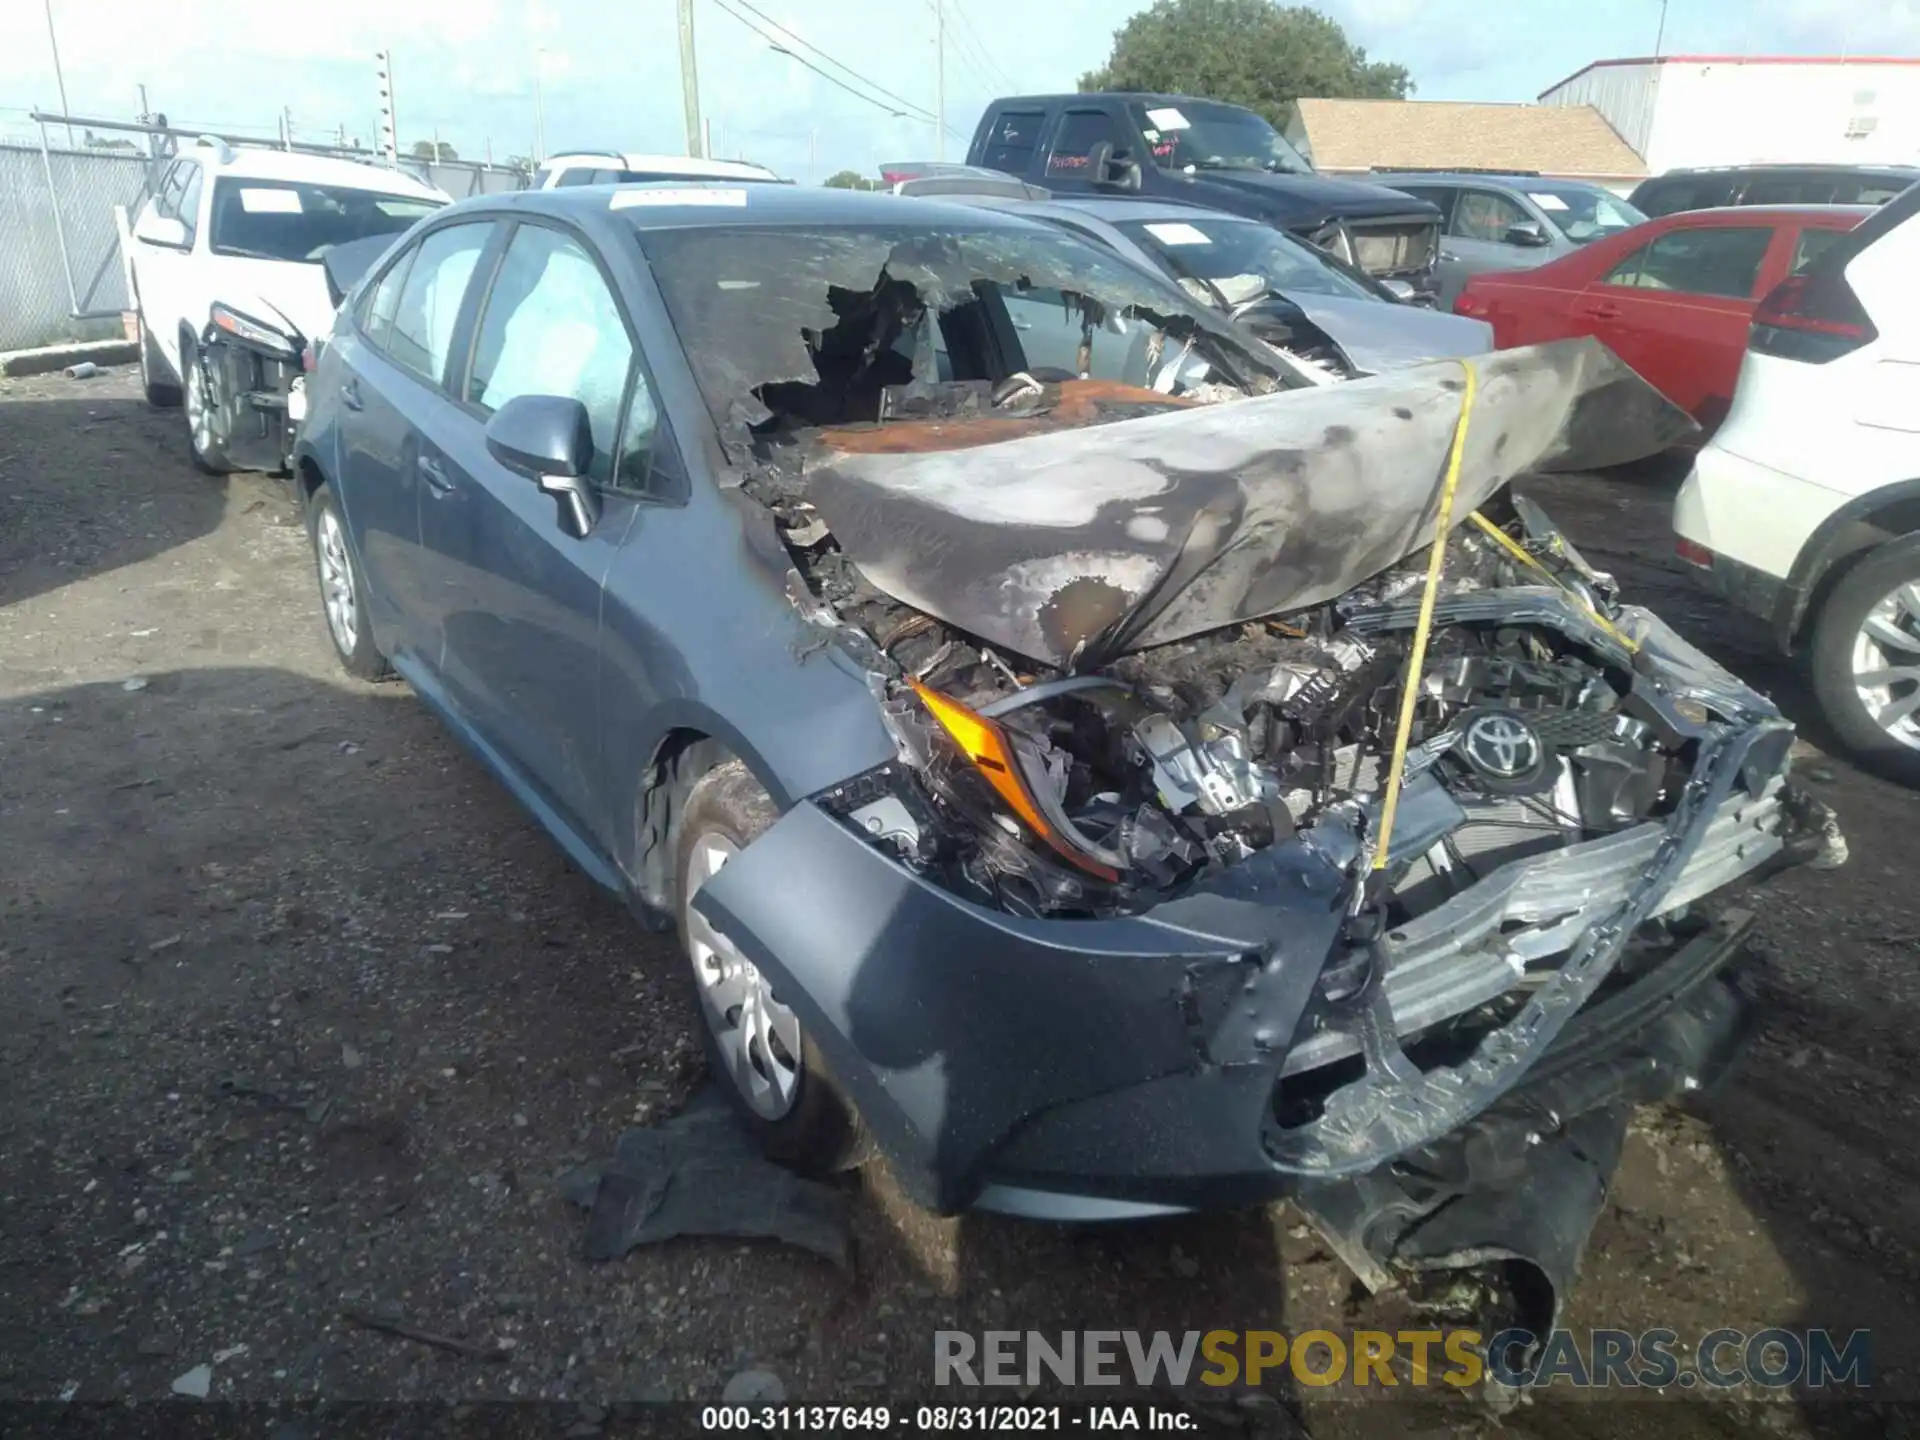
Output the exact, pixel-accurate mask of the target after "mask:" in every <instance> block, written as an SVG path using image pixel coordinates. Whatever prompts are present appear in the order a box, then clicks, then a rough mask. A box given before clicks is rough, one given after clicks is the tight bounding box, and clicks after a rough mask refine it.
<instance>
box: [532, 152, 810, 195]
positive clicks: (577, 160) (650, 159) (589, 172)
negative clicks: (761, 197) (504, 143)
mask: <svg viewBox="0 0 1920 1440" xmlns="http://www.w3.org/2000/svg"><path fill="white" fill-rule="evenodd" d="M655 180H729V181H734V182H737V183H742V184H751V183H754V182H761V183H767V184H777V185H787V184H791V183H792V182H791V181H788V180H782V179H781V178H780V177H779V176H778V175H776V174H774V173H773V171H771V170H769V169H767V167H766V166H764V165H754V164H752V163H750V162H748V161H745V160H702V159H698V158H696V157H694V156H691V155H640V154H623V153H621V152H620V151H618V150H569V151H568V152H567V153H566V154H564V155H549V156H548V157H547V158H546V159H545V160H544V161H542V162H541V164H540V168H539V169H538V170H536V171H534V172H533V180H532V181H531V183H530V184H529V186H528V188H529V189H532V190H552V189H554V188H556V187H558V186H568V185H641V184H646V183H647V182H649V181H655Z"/></svg>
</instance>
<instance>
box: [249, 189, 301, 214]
mask: <svg viewBox="0 0 1920 1440" xmlns="http://www.w3.org/2000/svg"><path fill="white" fill-rule="evenodd" d="M240 208H241V209H242V210H245V211H247V212H248V213H249V214H252V215H298V214H300V213H301V212H300V192H299V191H298V190H267V189H262V188H260V187H257V186H242V187H241V189H240Z"/></svg>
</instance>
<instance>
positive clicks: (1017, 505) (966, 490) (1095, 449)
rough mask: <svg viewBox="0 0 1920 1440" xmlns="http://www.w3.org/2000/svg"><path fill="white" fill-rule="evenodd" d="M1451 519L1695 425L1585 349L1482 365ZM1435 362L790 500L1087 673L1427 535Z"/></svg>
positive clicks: (907, 467) (907, 594) (994, 624)
mask: <svg viewBox="0 0 1920 1440" xmlns="http://www.w3.org/2000/svg"><path fill="white" fill-rule="evenodd" d="M1476 363H1477V365H1478V367H1479V370H1480V388H1479V398H1478V400H1477V402H1476V404H1475V407H1474V418H1473V425H1472V428H1471V431H1470V433H1469V436H1468V439H1467V448H1466V453H1465V455H1464V457H1463V463H1462V465H1461V475H1462V477H1463V479H1462V482H1461V487H1460V492H1459V495H1458V497H1457V499H1456V502H1455V512H1454V513H1455V514H1456V515H1461V516H1464V515H1465V514H1467V512H1468V511H1470V510H1473V509H1475V508H1477V507H1479V506H1480V505H1482V504H1484V503H1485V502H1486V501H1487V500H1488V499H1489V498H1490V497H1491V496H1492V495H1493V494H1494V493H1495V492H1496V491H1498V490H1499V489H1500V488H1501V487H1502V486H1504V485H1505V484H1506V483H1507V482H1508V481H1510V480H1511V479H1513V478H1514V477H1515V476H1516V475H1521V474H1527V473H1538V472H1550V471H1554V470H1562V469H1571V470H1583V469H1595V468H1600V467H1604V466H1608V465H1613V464H1618V463H1622V462H1624V461H1627V460H1631V459H1637V458H1639V457H1641V456H1644V455H1649V454H1653V453H1655V452H1657V451H1660V450H1664V449H1666V448H1667V447H1668V446H1670V445H1673V444H1674V443H1676V442H1677V441H1679V440H1681V439H1683V438H1685V436H1687V435H1688V434H1690V433H1691V432H1692V431H1693V429H1694V426H1693V422H1692V421H1691V420H1689V419H1688V418H1687V417H1686V415H1685V414H1684V413H1683V412H1681V411H1680V410H1678V409H1676V408H1675V407H1674V406H1673V405H1671V404H1669V403H1668V402H1667V400H1666V399H1665V398H1664V397H1663V396H1662V395H1661V394H1660V393H1659V392H1658V391H1657V390H1655V389H1654V388H1653V387H1652V386H1650V385H1648V384H1647V383H1646V382H1645V381H1644V380H1642V379H1641V378H1640V377H1639V376H1638V375H1636V374H1635V373H1634V372H1633V371H1632V370H1631V369H1629V368H1628V367H1627V366H1626V365H1625V364H1623V363H1622V362H1621V361H1620V360H1619V359H1618V358H1616V357H1615V356H1614V355H1613V353H1612V352H1611V351H1610V350H1608V349H1607V348H1606V347H1605V346H1603V345H1601V344H1600V343H1599V342H1598V341H1594V340H1587V339H1581V340H1568V341H1559V342H1556V343H1554V344H1551V345H1540V346H1532V347H1528V348H1524V349H1519V350H1507V351H1501V352H1499V353H1497V354H1494V355H1489V356H1486V357H1484V358H1482V359H1480V360H1478V361H1477V362H1476ZM1461 389H1462V381H1461V379H1460V375H1459V370H1458V368H1457V366H1455V365H1454V364H1453V363H1451V362H1441V363H1439V364H1437V365H1433V366H1422V367H1418V368H1416V369H1411V370H1405V371H1399V372H1396V373H1394V374H1390V375H1382V376H1374V377H1372V378H1369V379H1365V380H1356V381H1350V382H1348V383H1346V384H1343V385H1330V386H1324V387H1318V388H1314V389H1310V390H1305V391H1287V392H1283V393H1280V394H1275V395H1267V396H1260V397H1256V398H1253V399H1249V400H1241V401H1237V402H1235V403H1233V404H1230V405H1211V406H1201V407H1196V408H1192V409H1183V410H1179V411H1175V412H1171V413H1167V414H1162V415H1152V416H1147V417H1143V418H1140V419H1134V420H1128V421H1125V422H1123V423H1119V424H1113V425H1107V426H1101V427H1096V428H1093V429H1088V430H1075V431H1066V432H1055V433H1052V434H1042V435H1034V436H1030V437H1028V438H1024V439H1017V440H1009V441H1006V442H1004V443H1001V444H998V445H993V446H988V447H982V448H977V449H968V450H948V451H935V452H932V453H925V454H884V455H876V454H860V453H853V452H851V451H848V450H840V451H834V450H829V451H828V453H827V454H826V456H824V457H823V458H822V459H821V460H820V461H818V462H816V464H815V465H814V466H811V467H810V468H809V471H808V478H807V489H808V498H809V499H810V500H811V501H812V503H813V504H814V505H815V506H816V507H817V508H818V510H819V512H820V514H821V516H822V517H823V518H824V519H825V520H826V522H827V524H828V526H829V527H830V528H831V530H832V532H833V535H834V537H835V539H836V540H837V541H838V542H839V544H840V547H841V549H842V550H843V551H844V552H845V553H846V554H847V556H848V557H849V558H850V559H851V560H852V561H853V562H854V564H855V565H857V566H858V567H859V569H860V571H861V572H862V573H863V574H864V575H865V576H866V577H867V578H868V580H870V581H871V582H872V583H873V584H874V585H875V586H877V587H878V588H879V589H880V590H882V591H884V592H885V593H886V594H889V595H892V596H893V597H895V598H896V599H898V600H901V601H903V602H905V603H906V604H908V605H911V606H913V607H915V608H916V609H919V610H922V611H924V612H926V613H927V614H929V615H933V616H935V617H937V618H939V619H941V620H943V621H946V622H947V623H948V624H951V625H954V626H957V627H958V628H959V629H961V630H964V631H966V632H967V633H969V634H971V635H975V636H978V637H979V638H981V639H983V640H986V641H988V642H990V643H992V644H996V645H1002V646H1005V647H1006V648H1008V649H1010V650H1013V651H1015V652H1016V653H1018V654H1021V655H1024V656H1027V657H1028V658H1030V659H1033V660H1038V661H1041V662H1043V663H1045V664H1049V665H1054V666H1060V667H1070V668H1071V667H1076V666H1084V665H1090V664H1097V663H1099V662H1100V661H1101V660H1103V659H1105V658H1109V657H1111V656H1113V655H1116V654H1119V653H1122V652H1123V651H1126V650H1130V649H1138V648H1142V647H1146V646H1152V645H1160V644H1165V643H1167V642H1170V641H1174V640H1180V639H1184V638H1186V637H1188V636H1192V635H1197V634H1200V633H1203V632H1205V631H1209V630H1216V629H1219V628H1221V627H1222V626H1226V625H1231V624H1234V623H1236V622H1239V621H1243V620H1250V619H1253V618H1255V617H1257V616H1262V615H1276V614H1285V613H1287V612H1289V611H1294V610H1299V609H1303V608H1305V607H1307V606H1311V605H1317V604H1321V603H1324V602H1326V601H1329V600H1333V599H1335V598H1337V597H1338V596H1341V595H1343V594H1345V593H1346V592H1347V591H1349V590H1351V589H1352V588H1353V587H1354V586H1356V585H1358V584H1360V583H1361V582H1362V581H1364V580H1366V579H1368V578H1370V577H1372V576H1374V575H1378V574H1379V573H1380V572H1381V571H1383V570H1385V569H1387V568H1388V567H1389V566H1391V565H1393V564H1394V563H1396V562H1397V561H1399V560H1400V559H1402V558H1403V557H1404V556H1406V555H1407V554H1409V553H1410V552H1412V551H1413V550H1416V549H1418V548H1419V547H1420V546H1422V545H1424V544H1427V543H1428V542H1429V541H1431V540H1432V538H1433V531H1434V525H1435V522H1436V519H1437V505H1438V490H1439V487H1438V485H1437V484H1436V480H1437V470H1436V457H1442V458H1444V456H1445V455H1446V453H1447V447H1448V443H1449V441H1450V439H1451V436H1452V434H1453V429H1454V426H1455V424H1456V422H1457V421H1458V418H1459V414H1460V392H1461Z"/></svg>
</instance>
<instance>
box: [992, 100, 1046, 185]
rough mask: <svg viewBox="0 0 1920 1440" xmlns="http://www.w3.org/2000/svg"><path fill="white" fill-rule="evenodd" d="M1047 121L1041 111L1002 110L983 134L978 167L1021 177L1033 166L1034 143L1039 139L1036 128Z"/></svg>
mask: <svg viewBox="0 0 1920 1440" xmlns="http://www.w3.org/2000/svg"><path fill="white" fill-rule="evenodd" d="M1046 118H1047V112H1046V111H1044V110H1003V111H1001V112H1000V116H999V118H998V119H996V120H995V121H994V122H993V128H992V129H990V130H989V131H988V132H987V149H986V154H985V155H984V156H982V157H981V159H982V163H984V164H985V165H986V167H987V168H988V169H989V170H1005V171H1007V172H1009V173H1010V174H1014V175H1024V174H1026V173H1027V167H1028V166H1029V165H1031V164H1032V163H1033V147H1034V143H1035V142H1036V141H1037V140H1038V139H1039V138H1040V124H1041V122H1042V121H1043V120H1045V119H1046Z"/></svg>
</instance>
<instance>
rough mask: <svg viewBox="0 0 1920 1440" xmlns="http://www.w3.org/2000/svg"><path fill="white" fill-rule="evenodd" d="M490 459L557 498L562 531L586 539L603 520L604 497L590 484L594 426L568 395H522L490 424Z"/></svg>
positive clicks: (510, 402)
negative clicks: (588, 473)
mask: <svg viewBox="0 0 1920 1440" xmlns="http://www.w3.org/2000/svg"><path fill="white" fill-rule="evenodd" d="M485 437H486V442H487V453H488V454H489V455H491V456H493V458H494V459H495V460H497V461H499V462H500V463H501V464H502V465H504V466H506V468H507V469H509V470H511V471H513V472H514V473H515V474H517V475H525V476H526V477H527V478H528V479H530V480H532V481H533V482H534V483H535V484H537V485H538V486H539V487H540V488H541V490H543V491H545V492H546V493H547V494H549V495H551V496H553V499H554V504H555V506H556V507H557V509H558V511H559V519H560V528H561V529H563V530H565V531H566V532H567V533H568V534H569V535H572V536H573V537H574V538H575V539H584V538H585V537H586V535H587V534H588V532H589V531H591V530H592V529H593V527H594V526H595V525H596V524H597V523H598V522H599V519H600V492H599V491H597V490H595V489H594V488H593V482H592V481H590V480H588V479H587V470H588V468H589V467H590V466H591V465H592V464H593V426H592V424H591V423H590V422H589V421H588V419H587V407H586V406H584V405H582V404H581V403H580V402H579V401H578V400H575V399H574V398H572V397H571V396H567V395H516V396H514V397H513V399H511V400H509V401H507V403H506V404H504V405H502V406H501V407H500V408H499V409H498V410H496V411H494V413H493V418H492V419H491V420H489V421H487V428H486V431H485Z"/></svg>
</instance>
